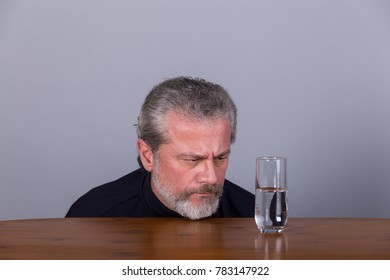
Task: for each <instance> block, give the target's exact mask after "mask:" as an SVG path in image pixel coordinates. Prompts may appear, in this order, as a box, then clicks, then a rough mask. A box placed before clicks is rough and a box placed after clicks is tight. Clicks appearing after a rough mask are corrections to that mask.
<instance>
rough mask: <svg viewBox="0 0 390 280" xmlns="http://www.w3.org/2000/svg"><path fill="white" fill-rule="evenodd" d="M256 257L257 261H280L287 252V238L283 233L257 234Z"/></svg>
mask: <svg viewBox="0 0 390 280" xmlns="http://www.w3.org/2000/svg"><path fill="white" fill-rule="evenodd" d="M255 249H256V257H257V258H259V259H266V260H274V259H280V258H281V256H284V255H285V254H286V253H287V252H288V238H287V235H286V234H285V233H271V234H264V233H259V234H258V235H257V236H256V238H255Z"/></svg>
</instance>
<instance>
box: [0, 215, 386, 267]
mask: <svg viewBox="0 0 390 280" xmlns="http://www.w3.org/2000/svg"><path fill="white" fill-rule="evenodd" d="M0 259H27V260H30V259H40V260H42V259H44V260H46V259H56V260H65V259H73V260H79V259H91V260H94V259H114V260H120V259H167V260H172V259H185V260H188V259H198V260H201V259H214V260H220V259H240V260H246V259H248V260H250V259H290V260H292V259H298V260H310V259H320V260H326V259H331V260H339V259H349V260H355V259H365V260H370V259H382V260H389V259H390V219H298V218H291V219H289V221H288V226H287V227H286V229H285V231H284V232H283V233H281V234H260V233H259V231H258V229H257V228H256V225H255V222H254V219H251V218H221V219H206V220H201V221H189V220H186V219H169V218H72V219H70V218H67V219H65V218H63V219H36V220H15V221H1V222H0Z"/></svg>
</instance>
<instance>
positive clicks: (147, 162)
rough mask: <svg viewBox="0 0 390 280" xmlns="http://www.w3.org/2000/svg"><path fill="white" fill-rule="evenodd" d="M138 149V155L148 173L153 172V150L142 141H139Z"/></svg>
mask: <svg viewBox="0 0 390 280" xmlns="http://www.w3.org/2000/svg"><path fill="white" fill-rule="evenodd" d="M137 149H138V155H139V158H140V160H141V163H142V166H143V167H144V168H145V169H146V170H147V171H149V172H150V171H152V167H153V152H152V149H151V148H150V147H149V145H148V144H146V143H145V141H144V140H142V139H138V140H137Z"/></svg>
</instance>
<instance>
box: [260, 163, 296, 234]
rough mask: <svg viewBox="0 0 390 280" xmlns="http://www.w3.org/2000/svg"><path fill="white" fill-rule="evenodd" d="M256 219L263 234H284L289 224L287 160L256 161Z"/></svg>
mask: <svg viewBox="0 0 390 280" xmlns="http://www.w3.org/2000/svg"><path fill="white" fill-rule="evenodd" d="M255 194H256V206H255V207H256V208H255V219H256V224H257V227H258V228H259V230H260V232H262V233H277V232H282V231H283V229H284V227H285V226H286V223H287V210H288V205H287V160H286V158H284V157H273V156H272V157H258V158H257V159H256V193H255Z"/></svg>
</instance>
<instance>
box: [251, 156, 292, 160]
mask: <svg viewBox="0 0 390 280" xmlns="http://www.w3.org/2000/svg"><path fill="white" fill-rule="evenodd" d="M286 159H287V158H286V157H281V156H260V157H257V158H256V160H286Z"/></svg>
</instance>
